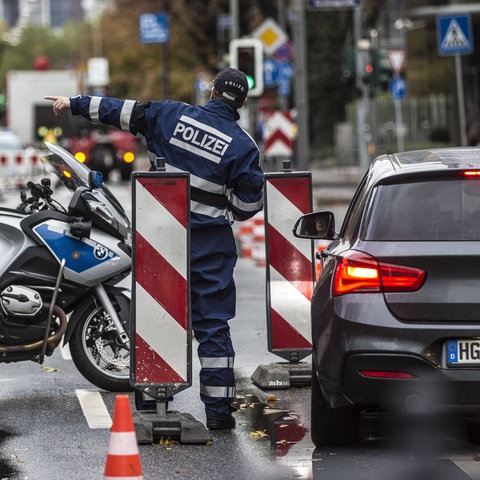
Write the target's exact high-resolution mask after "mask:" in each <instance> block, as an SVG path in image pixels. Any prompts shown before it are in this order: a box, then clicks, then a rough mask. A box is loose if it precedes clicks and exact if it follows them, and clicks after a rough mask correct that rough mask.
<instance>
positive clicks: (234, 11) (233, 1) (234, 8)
mask: <svg viewBox="0 0 480 480" xmlns="http://www.w3.org/2000/svg"><path fill="white" fill-rule="evenodd" d="M230 16H231V17H232V38H240V28H239V21H238V17H239V13H238V0H230Z"/></svg>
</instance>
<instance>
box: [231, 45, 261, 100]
mask: <svg viewBox="0 0 480 480" xmlns="http://www.w3.org/2000/svg"><path fill="white" fill-rule="evenodd" d="M230 66H231V67H232V68H238V70H241V71H242V72H244V73H245V75H246V76H247V81H248V86H249V91H248V95H249V96H251V97H258V96H259V95H261V94H262V93H263V45H262V42H261V41H260V40H258V39H257V38H235V39H233V40H232V41H231V42H230Z"/></svg>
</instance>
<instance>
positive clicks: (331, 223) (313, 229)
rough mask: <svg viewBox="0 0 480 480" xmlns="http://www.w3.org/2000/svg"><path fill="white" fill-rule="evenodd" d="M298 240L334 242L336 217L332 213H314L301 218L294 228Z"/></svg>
mask: <svg viewBox="0 0 480 480" xmlns="http://www.w3.org/2000/svg"><path fill="white" fill-rule="evenodd" d="M293 235H294V236H295V237H298V238H310V239H312V240H313V239H324V240H333V239H334V237H335V216H334V215H333V213H332V212H313V213H308V214H306V215H303V216H301V217H300V218H299V219H298V220H297V221H296V223H295V226H294V227H293Z"/></svg>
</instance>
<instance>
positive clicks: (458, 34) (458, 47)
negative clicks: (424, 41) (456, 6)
mask: <svg viewBox="0 0 480 480" xmlns="http://www.w3.org/2000/svg"><path fill="white" fill-rule="evenodd" d="M470 24H471V21H470V15H468V14H462V15H450V16H441V17H437V34H438V50H439V52H440V55H457V54H467V53H472V51H473V42H472V33H471V30H472V29H471V25H470Z"/></svg>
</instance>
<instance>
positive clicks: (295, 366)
mask: <svg viewBox="0 0 480 480" xmlns="http://www.w3.org/2000/svg"><path fill="white" fill-rule="evenodd" d="M264 179H265V191H264V204H265V208H264V212H265V225H266V277H267V334H268V350H269V351H270V352H271V353H275V354H276V355H278V356H280V357H282V358H284V359H286V360H288V361H289V362H290V363H285V362H283V363H282V364H270V365H260V366H259V367H258V368H257V369H256V370H255V372H254V373H253V375H252V377H251V378H252V380H253V382H254V383H256V384H257V385H258V386H260V387H261V388H289V387H290V386H293V385H295V386H303V385H309V384H310V383H311V366H307V365H304V364H303V363H301V362H300V360H302V359H303V358H305V357H307V356H308V355H310V354H311V353H312V342H311V331H310V300H311V297H312V293H313V285H314V280H315V261H314V251H313V242H312V241H308V240H305V239H299V238H296V237H294V235H293V231H292V230H293V226H294V225H295V222H296V221H297V220H298V218H299V217H300V216H302V215H304V214H306V213H309V212H311V211H312V179H311V174H310V173H309V172H298V173H292V172H284V173H267V174H265V176H264Z"/></svg>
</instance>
